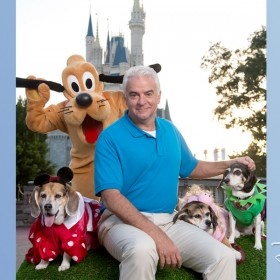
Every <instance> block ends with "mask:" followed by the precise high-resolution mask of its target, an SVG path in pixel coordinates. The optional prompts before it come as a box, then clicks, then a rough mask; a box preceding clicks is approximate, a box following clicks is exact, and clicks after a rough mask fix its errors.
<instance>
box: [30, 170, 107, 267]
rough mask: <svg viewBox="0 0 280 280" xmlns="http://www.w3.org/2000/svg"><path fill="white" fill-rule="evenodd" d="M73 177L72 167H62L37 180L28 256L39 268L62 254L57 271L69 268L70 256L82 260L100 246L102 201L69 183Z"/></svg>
mask: <svg viewBox="0 0 280 280" xmlns="http://www.w3.org/2000/svg"><path fill="white" fill-rule="evenodd" d="M72 178H73V172H72V170H71V169H70V168H68V167H62V168H61V169H59V170H58V172H57V176H50V175H48V174H42V175H39V176H37V177H36V178H35V180H34V185H35V187H34V189H33V192H32V195H31V197H30V206H31V215H32V216H33V217H35V218H36V220H35V221H34V223H33V224H32V226H31V229H30V233H29V237H28V238H29V240H30V242H31V243H32V245H33V247H32V248H30V249H29V251H28V253H27V254H26V259H27V261H29V262H31V263H34V264H36V267H35V268H36V269H37V270H39V269H45V268H46V267H47V266H48V265H49V262H50V261H52V260H54V259H55V258H56V257H57V256H59V255H62V256H63V259H62V263H61V265H60V266H59V268H58V271H64V270H67V269H69V268H70V262H71V259H73V260H74V261H76V262H77V263H79V262H81V261H82V260H83V259H84V257H85V256H86V254H87V250H89V249H96V248H98V247H99V243H98V239H97V231H96V229H97V222H98V220H99V218H100V214H101V213H100V204H99V203H98V202H97V201H94V200H90V199H87V198H83V197H82V196H81V194H80V193H78V192H76V191H75V190H74V189H73V188H72V187H71V186H70V184H69V182H70V181H71V179H72Z"/></svg>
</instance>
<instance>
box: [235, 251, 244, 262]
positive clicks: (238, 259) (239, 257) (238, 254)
mask: <svg viewBox="0 0 280 280" xmlns="http://www.w3.org/2000/svg"><path fill="white" fill-rule="evenodd" d="M233 251H234V255H235V259H236V260H237V261H240V260H241V258H242V255H241V253H240V252H238V251H237V250H235V249H233Z"/></svg>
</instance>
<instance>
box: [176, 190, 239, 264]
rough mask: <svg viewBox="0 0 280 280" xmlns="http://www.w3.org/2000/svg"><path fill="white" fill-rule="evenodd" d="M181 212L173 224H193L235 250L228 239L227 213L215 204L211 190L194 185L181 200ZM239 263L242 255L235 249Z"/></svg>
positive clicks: (177, 214)
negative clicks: (183, 222) (180, 221)
mask: <svg viewBox="0 0 280 280" xmlns="http://www.w3.org/2000/svg"><path fill="white" fill-rule="evenodd" d="M178 208H179V211H178V212H177V213H176V215H175V216H174V218H173V222H174V223H176V221H177V220H183V221H185V222H188V223H191V224H193V225H195V226H197V227H199V228H201V229H202V230H204V231H206V232H208V233H209V234H211V235H212V236H213V237H214V238H215V239H217V240H219V241H221V242H222V243H224V244H225V245H226V246H228V247H229V248H231V249H233V248H232V246H231V244H230V242H229V241H228V239H227V237H226V233H227V215H228V213H227V211H226V210H225V209H222V208H221V207H219V206H218V205H217V204H215V203H214V198H213V196H212V194H211V192H210V191H209V190H206V189H204V188H203V187H202V186H199V185H192V186H191V188H190V189H189V190H188V191H187V193H186V195H185V196H184V197H183V198H182V199H179V203H178ZM233 250H234V253H235V258H236V260H237V261H240V260H241V259H242V254H241V253H240V252H238V251H237V250H235V249H233Z"/></svg>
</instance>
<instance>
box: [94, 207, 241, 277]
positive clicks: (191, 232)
mask: <svg viewBox="0 0 280 280" xmlns="http://www.w3.org/2000/svg"><path fill="white" fill-rule="evenodd" d="M142 214H143V215H144V216H146V217H147V218H148V219H149V220H150V221H152V222H153V223H154V224H156V225H157V226H159V227H160V228H161V229H162V230H164V231H165V233H166V234H167V235H168V236H169V238H170V239H171V240H172V241H173V242H174V244H175V245H176V246H177V248H178V249H179V251H180V253H181V256H182V261H183V266H185V267H187V268H191V269H193V270H194V271H196V272H199V273H202V274H203V279H207V280H235V279H236V260H235V256H234V253H233V251H232V250H231V249H229V248H228V247H226V246H225V245H224V244H222V243H221V242H219V241H217V240H216V239H214V238H213V237H212V236H210V235H209V234H208V233H206V232H204V231H203V230H201V229H199V228H197V227H195V226H193V225H190V224H188V223H186V222H183V221H177V222H176V224H173V222H172V219H173V216H174V214H164V213H163V214H157V213H156V214H151V213H143V212H142ZM98 229H99V230H98V235H99V241H100V243H101V244H102V245H103V246H104V247H105V248H106V249H107V251H108V252H109V253H110V254H111V255H112V256H113V257H114V258H115V259H117V260H118V261H119V262H120V278H119V279H121V280H131V279H133V280H153V279H155V274H156V270H157V264H158V260H159V257H158V254H157V251H156V246H155V243H154V241H153V239H152V238H151V237H150V236H149V235H147V234H146V233H145V232H143V231H142V230H139V229H138V228H135V227H133V226H130V225H127V224H124V223H123V222H122V221H121V220H120V219H119V218H118V217H116V216H115V215H113V214H112V213H110V212H109V211H108V210H105V211H104V213H103V214H102V217H101V219H100V221H99V228H98Z"/></svg>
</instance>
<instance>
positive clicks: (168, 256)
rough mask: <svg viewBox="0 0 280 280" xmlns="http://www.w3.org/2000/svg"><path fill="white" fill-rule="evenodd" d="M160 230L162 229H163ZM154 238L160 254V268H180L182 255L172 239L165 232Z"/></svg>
mask: <svg viewBox="0 0 280 280" xmlns="http://www.w3.org/2000/svg"><path fill="white" fill-rule="evenodd" d="M159 230H160V231H161V229H159ZM154 240H155V243H156V247H157V252H158V255H159V264H160V268H164V267H172V268H175V267H176V266H177V267H178V268H180V267H181V265H182V257H181V255H180V252H179V250H178V248H177V247H176V246H175V245H174V243H173V242H172V240H171V239H170V238H169V237H168V236H167V235H166V234H165V233H164V232H162V234H158V235H157V238H156V239H154Z"/></svg>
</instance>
